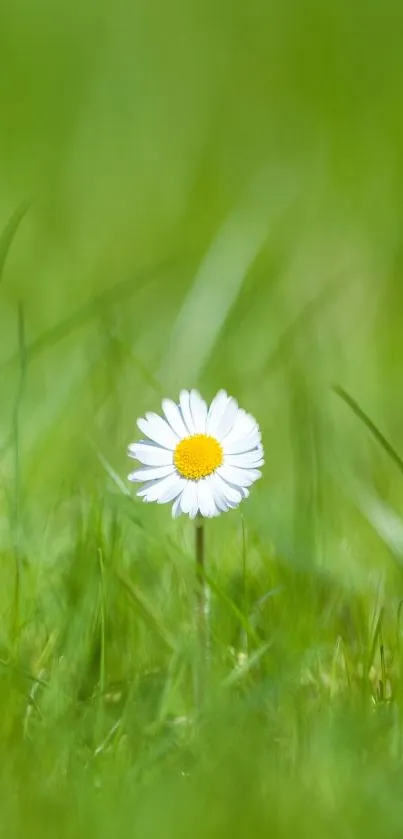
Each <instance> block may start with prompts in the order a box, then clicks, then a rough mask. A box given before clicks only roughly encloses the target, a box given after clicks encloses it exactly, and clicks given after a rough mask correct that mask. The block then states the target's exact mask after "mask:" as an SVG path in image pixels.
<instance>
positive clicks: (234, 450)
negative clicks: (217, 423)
mask: <svg viewBox="0 0 403 839" xmlns="http://www.w3.org/2000/svg"><path fill="white" fill-rule="evenodd" d="M260 440H261V436H260V431H258V430H256V431H252V432H251V434H248V436H247V437H242V438H240V439H239V440H235V441H233V442H229V441H228V439H227V440H225V442H224V451H225V454H243V452H250V451H251V449H255V448H256V446H258V445H259V444H260Z"/></svg>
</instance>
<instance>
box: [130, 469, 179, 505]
mask: <svg viewBox="0 0 403 839" xmlns="http://www.w3.org/2000/svg"><path fill="white" fill-rule="evenodd" d="M183 484H184V481H183V479H182V478H180V477H179V475H177V474H176V472H174V474H173V475H168V477H167V478H163V479H162V480H161V481H154V482H153V484H152V485H151V486H148V487H145V488H144V489H141V490H140V491H139V492H138V493H137V495H138V496H140V498H141V497H143V498H144V501H157V502H158V504H165V503H166V502H167V501H172V499H173V498H176V497H177V496H178V495H179V493H180V492H181V490H182V488H183Z"/></svg>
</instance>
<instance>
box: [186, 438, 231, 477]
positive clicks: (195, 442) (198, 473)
mask: <svg viewBox="0 0 403 839" xmlns="http://www.w3.org/2000/svg"><path fill="white" fill-rule="evenodd" d="M223 460H224V452H223V449H222V446H221V445H220V443H219V442H218V440H216V439H215V437H210V436H209V435H208V434H193V435H192V436H191V437H185V438H184V440H181V441H180V443H178V445H177V447H176V449H175V451H174V464H175V466H176V468H177V470H178V472H179V473H180V474H181V475H183V477H184V478H187V479H188V480H190V481H198V480H200V478H206V477H207V475H211V473H212V472H215V470H216V469H218V467H219V466H221V464H222V463H223Z"/></svg>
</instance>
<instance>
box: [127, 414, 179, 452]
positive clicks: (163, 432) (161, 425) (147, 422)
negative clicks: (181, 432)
mask: <svg viewBox="0 0 403 839" xmlns="http://www.w3.org/2000/svg"><path fill="white" fill-rule="evenodd" d="M137 425H138V427H139V429H140V431H142V432H143V434H145V435H146V437H149V438H150V440H153V441H154V443H158V444H159V445H160V446H164V448H165V449H174V448H175V446H176V445H177V443H179V437H178V435H177V434H175V432H174V431H172V428H171V426H170V425H168V423H167V422H166V421H165V420H164V419H162V417H159V416H158V414H153V413H151V412H150V413H148V414H146V419H143V418H140V419H138V420H137Z"/></svg>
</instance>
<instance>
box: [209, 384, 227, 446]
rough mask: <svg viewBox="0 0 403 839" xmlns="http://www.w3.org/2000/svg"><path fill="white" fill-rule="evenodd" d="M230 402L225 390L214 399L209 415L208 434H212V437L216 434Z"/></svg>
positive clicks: (219, 392)
mask: <svg viewBox="0 0 403 839" xmlns="http://www.w3.org/2000/svg"><path fill="white" fill-rule="evenodd" d="M228 400H229V396H228V395H227V393H226V391H225V390H219V391H218V393H217V395H216V396H215V397H214V399H213V401H212V403H211V405H210V408H209V412H208V415H207V424H206V432H207V434H211V435H212V436H214V435H215V434H216V432H217V428H218V426H219V424H220V421H221V419H222V416H223V414H224V411H225V408H226V406H227V403H228Z"/></svg>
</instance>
